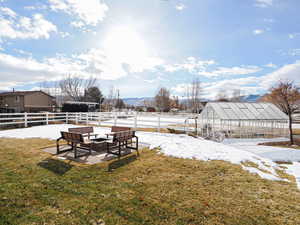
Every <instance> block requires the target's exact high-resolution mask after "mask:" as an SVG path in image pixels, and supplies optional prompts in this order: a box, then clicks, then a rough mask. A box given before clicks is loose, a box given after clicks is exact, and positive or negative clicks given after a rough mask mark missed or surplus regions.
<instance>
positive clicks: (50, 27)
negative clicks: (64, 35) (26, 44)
mask: <svg viewBox="0 0 300 225" xmlns="http://www.w3.org/2000/svg"><path fill="white" fill-rule="evenodd" d="M1 10H2V11H3V8H1ZM4 12H5V14H3V15H2V16H1V15H0V38H9V39H40V38H45V39H48V38H49V37H50V34H51V33H52V32H57V28H56V26H55V25H54V24H53V23H51V22H50V21H48V20H46V19H45V18H44V17H43V15H41V14H34V15H33V16H32V18H29V17H23V16H18V15H17V14H16V13H15V12H14V11H12V10H11V9H9V10H8V8H4ZM5 15H6V16H5Z"/></svg>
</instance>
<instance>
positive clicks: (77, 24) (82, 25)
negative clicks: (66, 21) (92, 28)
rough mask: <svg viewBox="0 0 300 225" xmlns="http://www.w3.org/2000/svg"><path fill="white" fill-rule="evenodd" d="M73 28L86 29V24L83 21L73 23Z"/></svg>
mask: <svg viewBox="0 0 300 225" xmlns="http://www.w3.org/2000/svg"><path fill="white" fill-rule="evenodd" d="M71 26H73V27H77V28H82V27H84V23H83V22H82V21H73V22H71Z"/></svg>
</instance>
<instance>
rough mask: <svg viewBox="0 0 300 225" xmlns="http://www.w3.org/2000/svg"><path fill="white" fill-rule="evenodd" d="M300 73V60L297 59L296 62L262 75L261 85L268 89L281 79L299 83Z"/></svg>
mask: <svg viewBox="0 0 300 225" xmlns="http://www.w3.org/2000/svg"><path fill="white" fill-rule="evenodd" d="M299 74H300V61H296V62H295V63H292V64H288V65H285V66H282V67H281V68H279V69H277V70H276V71H274V72H272V73H269V74H267V75H265V76H263V77H261V80H262V82H261V83H260V85H261V86H262V87H263V88H264V89H266V90H267V89H269V88H270V87H272V86H273V85H274V84H276V83H277V82H278V81H279V80H291V81H294V82H295V83H296V84H298V85H299V84H300V75H299Z"/></svg>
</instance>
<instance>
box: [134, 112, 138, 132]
mask: <svg viewBox="0 0 300 225" xmlns="http://www.w3.org/2000/svg"><path fill="white" fill-rule="evenodd" d="M137 115H138V113H137V112H136V113H135V116H134V128H135V129H136V128H137Z"/></svg>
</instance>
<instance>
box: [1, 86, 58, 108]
mask: <svg viewBox="0 0 300 225" xmlns="http://www.w3.org/2000/svg"><path fill="white" fill-rule="evenodd" d="M55 106H56V103H55V98H54V97H53V96H51V95H49V94H47V93H45V92H43V91H11V92H3V93H0V112H2V113H3V112H16V113H18V112H40V111H50V112H52V111H53V110H54V108H55Z"/></svg>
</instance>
